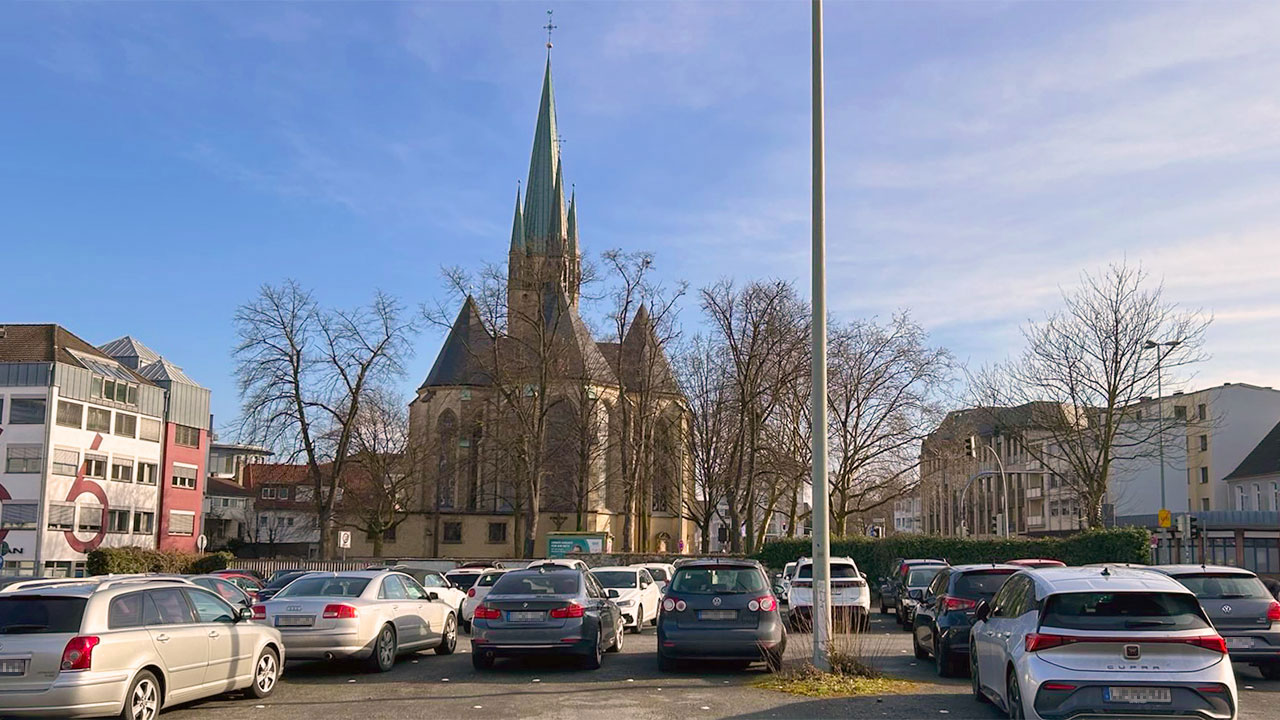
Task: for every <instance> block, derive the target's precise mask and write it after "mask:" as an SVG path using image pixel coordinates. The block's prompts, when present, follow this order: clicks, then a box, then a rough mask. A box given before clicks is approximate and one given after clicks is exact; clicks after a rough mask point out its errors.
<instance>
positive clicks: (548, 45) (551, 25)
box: [542, 10, 560, 50]
mask: <svg viewBox="0 0 1280 720" xmlns="http://www.w3.org/2000/svg"><path fill="white" fill-rule="evenodd" d="M554 12H555V10H548V11H547V24H546V25H543V26H542V27H543V28H544V29H545V30H546V31H547V49H548V50H550V49H551V32H552V31H553V30H555V29H556V28H558V27H560V26H559V25H553V24H551V16H552V13H554Z"/></svg>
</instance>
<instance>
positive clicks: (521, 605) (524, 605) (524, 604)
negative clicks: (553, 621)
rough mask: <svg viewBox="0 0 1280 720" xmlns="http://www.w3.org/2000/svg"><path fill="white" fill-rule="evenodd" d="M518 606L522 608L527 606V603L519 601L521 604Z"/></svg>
mask: <svg viewBox="0 0 1280 720" xmlns="http://www.w3.org/2000/svg"><path fill="white" fill-rule="evenodd" d="M520 607H522V608H527V607H529V603H521V604H520Z"/></svg>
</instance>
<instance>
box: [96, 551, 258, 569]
mask: <svg viewBox="0 0 1280 720" xmlns="http://www.w3.org/2000/svg"><path fill="white" fill-rule="evenodd" d="M234 559H235V557H234V556H233V555H232V554H231V553H228V552H216V553H208V554H206V555H197V554H196V553H183V552H174V551H171V550H150V549H148V548H140V547H119V548H99V549H97V550H92V551H90V552H89V555H88V557H87V558H85V566H86V568H87V569H88V571H89V574H90V575H119V574H121V573H180V574H183V575H203V574H206V573H211V572H213V571H215V570H221V569H223V568H225V567H227V565H228V564H230V562H231V561H232V560H234Z"/></svg>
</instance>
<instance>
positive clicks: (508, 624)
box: [471, 565, 623, 670]
mask: <svg viewBox="0 0 1280 720" xmlns="http://www.w3.org/2000/svg"><path fill="white" fill-rule="evenodd" d="M613 592H614V594H615V595H616V593H617V591H613ZM610 597H611V595H610V593H609V592H607V591H605V589H604V588H602V587H600V583H599V582H597V581H596V579H595V578H594V577H592V576H591V574H590V573H588V572H584V571H582V570H578V569H577V568H566V567H559V566H554V565H543V566H542V567H540V568H538V569H536V570H511V571H509V572H507V573H506V574H504V575H503V576H502V577H500V578H498V581H497V582H495V583H494V584H493V589H492V590H490V591H489V594H488V595H486V596H485V598H484V602H483V603H481V604H480V605H479V606H478V607H476V611H475V616H474V617H473V618H472V620H471V663H472V665H473V666H474V667H475V669H477V670H488V669H489V668H491V667H493V663H494V661H495V660H497V659H498V658H501V657H512V656H517V655H569V656H574V657H577V658H579V659H580V660H581V661H582V664H583V666H584V667H586V668H587V669H588V670H595V669H597V668H599V667H600V656H601V653H604V652H618V651H619V650H621V649H622V631H623V627H622V611H620V610H619V609H618V606H617V605H615V604H614V603H613V601H612V600H611V599H610Z"/></svg>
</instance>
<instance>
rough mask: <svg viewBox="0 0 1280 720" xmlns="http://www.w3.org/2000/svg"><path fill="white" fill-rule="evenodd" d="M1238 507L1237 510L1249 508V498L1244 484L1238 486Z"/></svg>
mask: <svg viewBox="0 0 1280 720" xmlns="http://www.w3.org/2000/svg"><path fill="white" fill-rule="evenodd" d="M1236 509H1237V510H1248V509H1249V498H1248V496H1247V495H1245V494H1244V486H1243V485H1237V486H1236Z"/></svg>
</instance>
